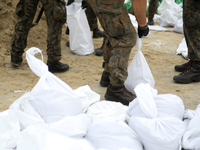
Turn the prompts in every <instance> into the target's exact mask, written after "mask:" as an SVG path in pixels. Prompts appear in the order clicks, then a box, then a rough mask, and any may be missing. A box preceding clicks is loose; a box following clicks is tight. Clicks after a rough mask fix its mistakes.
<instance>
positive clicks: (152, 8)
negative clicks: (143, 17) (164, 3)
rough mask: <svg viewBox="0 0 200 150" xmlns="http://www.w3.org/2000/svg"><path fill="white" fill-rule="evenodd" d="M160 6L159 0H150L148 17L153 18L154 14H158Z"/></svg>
mask: <svg viewBox="0 0 200 150" xmlns="http://www.w3.org/2000/svg"><path fill="white" fill-rule="evenodd" d="M157 8H158V0H150V2H149V8H148V19H153V17H154V14H156V12H157Z"/></svg>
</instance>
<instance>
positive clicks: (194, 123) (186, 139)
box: [182, 116, 200, 150]
mask: <svg viewBox="0 0 200 150" xmlns="http://www.w3.org/2000/svg"><path fill="white" fill-rule="evenodd" d="M199 122H200V116H195V117H194V118H192V120H191V121H190V122H189V124H188V128H187V131H186V132H185V133H184V135H183V138H182V147H183V148H184V149H189V150H199V149H200V125H199Z"/></svg>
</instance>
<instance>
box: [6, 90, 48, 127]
mask: <svg viewBox="0 0 200 150" xmlns="http://www.w3.org/2000/svg"><path fill="white" fill-rule="evenodd" d="M31 101H35V99H34V98H33V97H32V96H31V95H30V92H27V93H25V94H24V95H23V96H21V97H20V98H18V99H17V100H16V101H14V103H12V104H11V105H10V107H9V109H10V110H13V112H14V113H15V114H16V116H17V118H18V119H19V123H20V129H21V130H23V129H25V128H26V127H28V126H29V125H34V124H44V123H45V122H44V120H43V119H42V118H41V116H40V115H39V113H38V112H37V111H36V110H35V109H34V107H33V106H32V105H31V104H30V102H31ZM38 107H39V106H38Z"/></svg>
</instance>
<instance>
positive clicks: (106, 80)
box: [100, 71, 110, 87]
mask: <svg viewBox="0 0 200 150" xmlns="http://www.w3.org/2000/svg"><path fill="white" fill-rule="evenodd" d="M109 75H110V73H109V72H106V71H103V73H102V76H101V81H100V85H101V86H102V87H107V86H108V85H109V84H110V79H109Z"/></svg>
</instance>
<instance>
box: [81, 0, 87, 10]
mask: <svg viewBox="0 0 200 150" xmlns="http://www.w3.org/2000/svg"><path fill="white" fill-rule="evenodd" d="M81 7H82V9H84V8H87V7H88V3H87V2H86V1H82V4H81Z"/></svg>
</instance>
